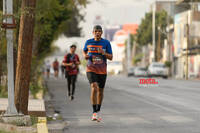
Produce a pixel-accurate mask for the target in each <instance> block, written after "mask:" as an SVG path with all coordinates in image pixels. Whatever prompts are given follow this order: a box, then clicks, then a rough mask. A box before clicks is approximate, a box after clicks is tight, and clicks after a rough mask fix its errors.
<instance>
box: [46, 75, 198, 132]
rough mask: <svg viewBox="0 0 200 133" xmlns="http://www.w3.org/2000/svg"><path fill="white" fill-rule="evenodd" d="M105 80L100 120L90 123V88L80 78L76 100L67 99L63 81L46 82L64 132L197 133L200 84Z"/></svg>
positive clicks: (65, 84)
mask: <svg viewBox="0 0 200 133" xmlns="http://www.w3.org/2000/svg"><path fill="white" fill-rule="evenodd" d="M156 80H157V81H158V84H157V85H148V86H145V85H141V84H139V78H134V77H130V78H127V77H124V76H118V77H116V76H112V77H110V76H109V77H108V80H107V84H106V88H105V98H104V101H103V106H102V117H103V121H102V122H100V123H98V122H93V121H91V120H90V118H91V114H92V108H91V105H90V98H89V96H90V88H89V84H88V81H87V79H86V77H85V76H79V78H78V82H77V89H76V95H75V100H74V101H70V100H69V99H68V98H67V83H66V80H65V79H61V78H59V79H58V80H55V79H53V78H51V79H49V80H48V82H47V84H48V88H49V92H50V94H52V95H53V105H54V106H55V108H56V109H57V110H59V111H61V115H62V117H63V119H64V121H67V122H68V123H69V124H68V126H67V127H66V128H65V131H64V132H65V133H200V124H199V121H200V104H199V103H200V81H185V80H169V79H168V80H164V79H159V78H158V79H156Z"/></svg>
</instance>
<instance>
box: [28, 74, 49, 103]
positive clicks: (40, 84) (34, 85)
mask: <svg viewBox="0 0 200 133" xmlns="http://www.w3.org/2000/svg"><path fill="white" fill-rule="evenodd" d="M30 91H31V94H32V95H33V97H34V98H35V99H37V94H38V93H40V92H42V93H43V95H44V94H45V92H46V87H45V85H44V79H43V77H42V75H40V76H39V77H38V78H37V80H34V81H32V82H31V83H30Z"/></svg>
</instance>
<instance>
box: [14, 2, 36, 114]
mask: <svg viewBox="0 0 200 133" xmlns="http://www.w3.org/2000/svg"><path fill="white" fill-rule="evenodd" d="M35 6H36V0H22V8H21V9H22V15H21V20H20V31H19V43H18V44H19V47H18V58H17V70H16V81H15V104H16V108H17V111H18V112H21V113H23V114H25V115H27V114H28V97H29V83H30V71H31V59H32V42H33V33H34V32H33V30H34V21H35V13H34V10H35Z"/></svg>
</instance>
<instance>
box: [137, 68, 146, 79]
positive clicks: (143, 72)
mask: <svg viewBox="0 0 200 133" xmlns="http://www.w3.org/2000/svg"><path fill="white" fill-rule="evenodd" d="M134 76H136V77H139V76H144V77H145V76H147V69H146V68H143V67H136V68H135V69H134Z"/></svg>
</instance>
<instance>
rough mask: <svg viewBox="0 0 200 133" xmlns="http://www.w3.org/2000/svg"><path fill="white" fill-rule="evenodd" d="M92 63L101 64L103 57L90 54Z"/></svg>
mask: <svg viewBox="0 0 200 133" xmlns="http://www.w3.org/2000/svg"><path fill="white" fill-rule="evenodd" d="M92 63H93V64H103V58H102V56H101V55H93V56H92Z"/></svg>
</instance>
